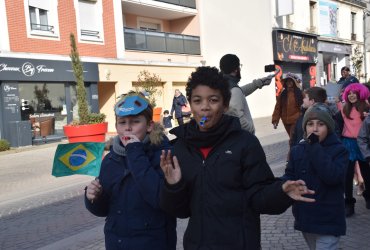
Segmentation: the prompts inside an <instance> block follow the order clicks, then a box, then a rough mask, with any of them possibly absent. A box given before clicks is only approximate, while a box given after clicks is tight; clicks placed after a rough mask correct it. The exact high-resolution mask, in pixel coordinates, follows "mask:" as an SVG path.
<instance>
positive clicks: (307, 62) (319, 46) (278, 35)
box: [274, 0, 366, 88]
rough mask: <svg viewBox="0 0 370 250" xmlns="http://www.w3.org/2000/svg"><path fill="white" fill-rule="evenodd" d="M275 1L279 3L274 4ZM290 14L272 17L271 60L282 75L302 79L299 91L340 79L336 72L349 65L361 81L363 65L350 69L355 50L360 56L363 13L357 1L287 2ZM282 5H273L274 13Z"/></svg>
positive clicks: (361, 5) (362, 38) (338, 72)
mask: <svg viewBox="0 0 370 250" xmlns="http://www.w3.org/2000/svg"><path fill="white" fill-rule="evenodd" d="M279 2H283V1H277V3H278V4H279ZM291 3H292V5H291V10H290V11H288V12H286V13H290V14H286V13H285V15H278V14H277V15H276V18H275V20H276V23H275V25H274V40H275V41H276V42H275V44H274V46H275V47H274V60H275V63H276V64H277V65H279V66H282V69H283V70H282V73H283V74H284V73H285V72H288V71H290V72H294V73H296V74H298V75H300V76H301V77H302V79H303V88H307V87H309V86H315V85H317V86H325V85H326V84H327V83H328V82H336V81H338V80H339V78H340V77H341V74H340V69H341V68H342V67H343V66H350V67H351V68H352V72H353V73H355V74H356V75H357V76H358V78H359V79H360V80H362V81H364V80H365V74H364V72H365V71H366V68H365V64H363V65H362V67H361V68H360V69H356V68H355V67H353V61H351V56H352V55H354V53H355V49H356V50H358V51H359V52H360V53H364V51H365V49H364V45H365V44H364V30H365V26H364V22H363V20H364V18H365V16H364V11H365V10H366V3H365V2H364V1H358V0H348V1H345V0H338V1H331V0H303V1H302V0H300V1H291ZM281 7H282V6H278V5H276V6H275V8H276V10H277V13H279V10H281V11H283V12H284V11H286V9H282V8H281Z"/></svg>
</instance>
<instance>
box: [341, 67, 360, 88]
mask: <svg viewBox="0 0 370 250" xmlns="http://www.w3.org/2000/svg"><path fill="white" fill-rule="evenodd" d="M340 73H341V75H342V77H341V78H340V79H339V81H338V82H337V84H341V85H342V91H344V90H345V88H346V87H347V86H348V85H350V84H352V83H358V82H360V81H359V80H358V79H357V78H356V77H355V76H353V75H351V71H350V69H349V67H347V66H344V67H342V69H341V70H340Z"/></svg>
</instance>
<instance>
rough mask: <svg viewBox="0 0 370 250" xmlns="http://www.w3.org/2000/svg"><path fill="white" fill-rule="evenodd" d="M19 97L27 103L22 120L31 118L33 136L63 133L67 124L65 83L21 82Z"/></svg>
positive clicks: (22, 113)
mask: <svg viewBox="0 0 370 250" xmlns="http://www.w3.org/2000/svg"><path fill="white" fill-rule="evenodd" d="M18 86H19V97H20V99H21V100H20V101H22V103H26V104H27V106H26V108H25V109H21V118H22V120H26V121H27V120H30V122H31V124H32V131H33V136H34V137H35V138H37V137H40V136H41V137H43V136H49V135H53V134H63V126H64V125H67V110H66V96H65V87H64V83H31V82H22V83H19V85H18Z"/></svg>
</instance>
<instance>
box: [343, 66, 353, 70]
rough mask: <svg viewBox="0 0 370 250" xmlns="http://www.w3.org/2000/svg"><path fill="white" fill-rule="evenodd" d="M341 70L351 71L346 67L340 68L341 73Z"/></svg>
mask: <svg viewBox="0 0 370 250" xmlns="http://www.w3.org/2000/svg"><path fill="white" fill-rule="evenodd" d="M343 70H345V71H351V70H350V69H349V68H348V67H347V66H344V67H342V68H341V70H340V71H343Z"/></svg>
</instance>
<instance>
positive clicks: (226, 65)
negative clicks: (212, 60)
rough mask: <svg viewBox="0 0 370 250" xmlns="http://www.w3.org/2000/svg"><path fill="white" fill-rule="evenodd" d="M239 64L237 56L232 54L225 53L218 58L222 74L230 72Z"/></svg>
mask: <svg viewBox="0 0 370 250" xmlns="http://www.w3.org/2000/svg"><path fill="white" fill-rule="evenodd" d="M239 66H240V60H239V58H238V57H237V56H236V55H234V54H226V55H224V56H223V57H221V59H220V70H221V72H222V73H224V74H230V73H231V72H233V71H234V70H236V69H238V68H239Z"/></svg>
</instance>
